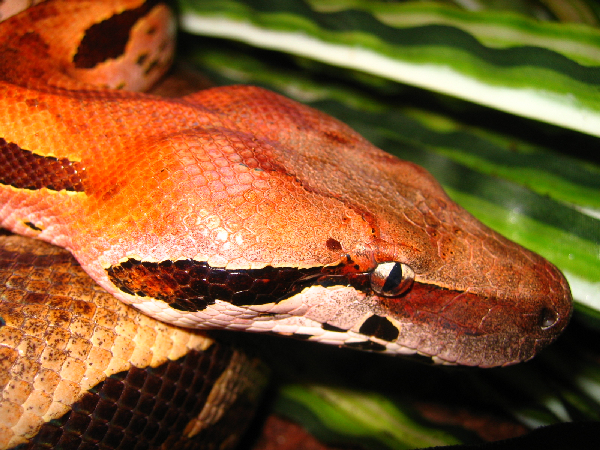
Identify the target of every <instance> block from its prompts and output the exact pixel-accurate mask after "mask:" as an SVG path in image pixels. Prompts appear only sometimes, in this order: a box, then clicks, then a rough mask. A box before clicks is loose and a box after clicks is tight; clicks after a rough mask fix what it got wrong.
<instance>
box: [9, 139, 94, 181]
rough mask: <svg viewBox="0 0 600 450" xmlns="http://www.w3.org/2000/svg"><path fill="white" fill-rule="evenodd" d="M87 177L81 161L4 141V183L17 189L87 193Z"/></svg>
mask: <svg viewBox="0 0 600 450" xmlns="http://www.w3.org/2000/svg"><path fill="white" fill-rule="evenodd" d="M84 174H85V170H84V169H83V167H82V166H81V164H80V163H78V162H74V161H70V160H69V159H67V158H60V159H58V158H55V157H52V156H40V155H36V154H35V153H33V152H32V151H30V150H25V149H22V148H21V147H19V146H18V145H17V144H15V143H12V142H7V141H6V140H4V139H2V138H0V184H4V185H8V186H13V187H15V188H17V189H29V190H37V189H42V188H47V189H51V190H53V191H63V190H65V191H73V192H83V191H84V187H83V181H84Z"/></svg>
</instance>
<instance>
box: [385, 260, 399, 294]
mask: <svg viewBox="0 0 600 450" xmlns="http://www.w3.org/2000/svg"><path fill="white" fill-rule="evenodd" d="M400 283H402V265H401V264H398V263H394V265H393V267H392V270H390V272H389V273H388V276H387V278H386V279H385V283H384V284H383V288H382V292H391V291H394V290H395V289H396V288H397V287H398V286H399V285H400Z"/></svg>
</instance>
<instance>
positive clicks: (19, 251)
mask: <svg viewBox="0 0 600 450" xmlns="http://www.w3.org/2000/svg"><path fill="white" fill-rule="evenodd" d="M0 243H1V244H2V245H1V246H0V281H1V287H0V300H1V303H0V318H1V320H2V323H1V325H2V326H1V327H0V373H1V374H2V375H1V376H0V448H20V449H24V448H31V449H34V448H35V449H42V448H65V449H77V448H80V449H83V448H139V449H142V448H148V449H149V448H173V449H175V448H190V447H189V446H190V445H192V444H193V448H214V446H215V445H217V443H220V442H229V443H230V444H231V445H233V444H234V443H235V441H236V440H237V438H239V436H240V434H241V433H242V432H243V430H244V429H245V424H247V423H248V421H249V420H250V418H251V417H252V412H253V410H254V407H255V406H256V403H257V400H258V398H259V396H260V393H261V391H262V388H263V387H264V385H265V381H266V371H265V368H264V367H263V366H262V365H261V363H260V362H259V361H258V360H257V359H253V358H251V357H248V356H246V355H245V354H244V353H242V352H240V351H239V350H237V349H235V348H232V347H231V346H228V345H226V344H223V343H218V342H215V341H213V340H212V339H211V338H209V337H207V336H204V335H202V334H200V333H198V332H194V331H188V330H182V329H177V328H175V327H172V326H170V325H166V324H163V323H160V322H157V321H155V320H153V319H151V318H149V317H147V316H144V315H142V314H141V313H139V312H138V311H136V310H134V309H132V308H131V307H129V306H127V305H124V304H123V303H121V302H119V301H117V300H116V299H114V298H113V297H111V296H110V295H109V294H107V293H105V292H104V291H103V290H102V289H101V288H99V287H98V286H97V285H96V284H95V283H94V282H93V281H92V280H91V279H90V278H89V277H88V276H87V275H86V274H85V273H84V272H83V270H81V267H80V266H79V265H78V264H77V262H76V261H75V260H74V259H73V257H72V256H71V255H70V254H68V252H66V251H64V250H62V249H58V248H57V247H53V246H50V245H48V244H43V243H39V242H35V241H32V240H29V239H26V238H23V237H20V236H0Z"/></svg>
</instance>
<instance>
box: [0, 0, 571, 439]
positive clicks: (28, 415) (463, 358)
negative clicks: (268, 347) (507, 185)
mask: <svg viewBox="0 0 600 450" xmlns="http://www.w3.org/2000/svg"><path fill="white" fill-rule="evenodd" d="M9 5H10V2H9ZM9 14H12V12H11V13H7V14H6V15H9ZM4 19H5V20H4V21H3V22H2V24H0V90H1V93H0V226H1V227H3V228H4V229H6V230H9V232H10V234H9V233H6V234H9V235H6V236H2V240H1V243H0V245H1V246H0V269H1V272H0V277H1V278H2V281H3V285H4V286H3V288H2V289H0V298H1V302H2V303H1V304H0V305H1V308H0V317H1V320H0V325H1V327H0V368H1V372H0V387H1V388H2V391H1V397H0V448H17V447H18V448H42V447H43V448H48V447H56V448H123V447H125V446H127V445H132V446H136V445H139V447H135V448H166V447H167V446H170V447H175V448H188V447H185V446H186V445H191V444H190V443H189V442H192V441H193V442H195V444H194V445H199V447H197V448H213V447H211V446H210V445H213V443H214V442H225V443H224V444H222V445H223V446H225V445H226V444H227V443H228V442H229V441H231V442H233V441H234V440H235V436H233V435H234V434H235V433H233V434H231V433H230V432H229V434H227V433H225V434H223V432H219V431H213V430H214V429H215V427H214V425H215V424H217V423H219V422H221V421H223V420H224V419H225V417H226V416H231V417H237V418H240V417H242V416H245V415H247V411H248V410H249V409H250V407H249V404H250V400H249V399H251V398H256V397H258V396H259V393H258V392H259V386H260V385H261V381H260V379H261V374H263V373H264V369H263V368H261V365H260V362H257V361H256V360H255V359H253V357H252V356H248V355H245V354H244V353H242V352H239V351H238V350H236V349H232V348H229V347H227V346H226V345H221V343H219V342H218V340H215V339H214V338H211V337H210V335H209V334H207V330H212V329H224V330H232V331H250V332H259V333H268V334H277V335H283V336H292V337H297V338H300V339H305V340H308V341H315V342H320V343H326V344H332V345H336V346H340V347H349V348H355V349H360V350H366V351H372V352H379V353H386V354H392V355H412V354H418V355H421V356H424V357H425V358H427V359H429V360H430V361H432V362H434V363H440V364H452V365H467V366H480V367H493V366H506V365H511V364H515V363H518V362H521V361H526V360H528V359H530V358H532V357H533V356H534V355H535V354H536V353H537V352H538V351H539V350H541V349H542V348H544V347H545V346H547V345H548V344H549V343H550V342H552V341H553V340H554V339H555V338H556V337H557V336H558V335H559V334H560V333H561V331H562V330H563V329H564V328H565V326H566V324H567V323H568V321H569V318H570V315H571V312H572V297H571V293H570V289H569V285H568V283H567V281H566V279H565V277H564V276H563V275H562V274H561V272H560V271H559V270H558V269H557V268H556V267H555V266H554V265H552V264H551V263H550V262H548V261H546V260H545V259H544V258H542V257H541V256H539V255H537V254H535V253H533V252H531V251H529V250H527V249H525V248H523V247H521V246H519V245H518V244H516V243H514V242H512V241H510V240H508V239H506V238H504V237H503V236H501V235H500V234H498V233H497V232H495V231H493V230H492V229H490V228H488V227H487V226H485V225H483V224H482V223H481V222H479V221H478V220H477V219H475V218H474V217H473V216H472V215H470V214H469V213H468V212H466V211H465V210H464V209H463V208H461V207H460V206H459V205H457V204H456V203H454V202H453V201H452V200H451V199H450V197H449V196H448V195H447V194H446V193H445V192H444V190H443V189H442V187H441V186H440V184H439V183H438V182H437V181H436V180H435V179H434V178H433V177H432V176H431V175H430V174H429V173H428V172H427V171H426V170H425V169H423V168H421V167H419V166H417V165H416V164H414V163H411V162H408V161H403V160H400V159H398V158H396V157H394V156H392V155H390V154H388V153H386V152H384V151H382V150H380V149H378V148H376V147H374V146H373V145H372V144H370V143H369V142H368V141H367V140H365V139H364V138H363V137H362V136H360V135H359V134H358V133H356V132H355V131H354V130H352V129H351V128H349V127H348V126H347V125H345V124H343V123H342V122H340V121H338V120H336V119H334V118H332V117H330V116H328V115H326V114H324V113H322V112H319V111H317V110H315V109H312V108H310V107H307V106H305V105H302V104H300V103H297V102H295V101H293V100H290V99H288V98H286V97H283V96H281V95H279V94H276V93H274V92H271V91H268V90H265V89H263V88H259V87H254V86H245V85H233V86H223V87H214V88H209V89H205V90H201V91H198V92H195V93H192V94H189V95H185V96H183V97H174V98H164V97H158V96H156V95H153V94H149V93H144V92H142V91H144V90H147V89H148V88H149V87H150V86H152V85H153V84H155V83H156V81H157V79H159V78H160V77H161V76H162V75H163V74H164V72H165V71H166V70H167V69H168V67H169V65H170V63H171V61H172V60H173V51H174V39H173V38H174V34H175V25H174V21H173V15H172V13H171V12H170V11H169V9H168V8H167V6H166V5H164V4H163V3H161V2H158V1H143V0H110V1H94V0H78V1H67V0H49V1H47V2H44V3H41V4H39V5H36V6H33V7H31V8H29V9H26V10H25V11H22V12H18V13H15V14H14V15H12V16H11V17H4ZM176 365H177V366H176ZM175 367H178V368H175ZM144 380H145V381H144ZM189 385H198V386H199V390H200V394H196V395H195V397H194V400H193V401H191V400H190V401H188V400H181V401H180V402H179V403H185V402H187V403H190V404H192V403H193V405H192V406H191V407H190V408H189V410H187V412H185V413H179V412H177V413H174V412H171V410H170V409H168V407H167V405H168V406H169V407H170V406H172V405H171V404H172V403H177V402H176V401H175V399H178V398H179V396H180V394H181V395H183V394H182V392H183V391H186V392H187V391H188V386H189ZM161 386H162V387H161ZM158 392H160V395H159V394H158ZM109 400H112V403H111V402H109ZM152 402H154V403H153V404H152V405H150V403H152ZM115 405H116V406H115ZM153 408H154V409H153ZM159 416H160V417H159ZM159 418H167V419H168V420H167V422H168V423H167V424H166V425H163V424H160V423H159V420H158V419H159ZM235 420H239V423H240V424H241V423H242V422H243V420H242V419H235ZM211 433H212V434H213V435H215V436H217V437H216V438H215V439H213V438H211V437H209V435H210V434H211ZM219 433H221V434H219ZM82 436H83V437H82ZM181 436H183V437H181ZM178 439H179V440H178ZM182 442H184V443H182ZM78 445H79V447H78ZM203 445H204V446H203ZM36 446H37V447H36ZM178 446H180V447H178ZM189 448H191V447H189ZM223 448H225V447H223Z"/></svg>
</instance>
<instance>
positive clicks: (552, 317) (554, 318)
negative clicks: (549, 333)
mask: <svg viewBox="0 0 600 450" xmlns="http://www.w3.org/2000/svg"><path fill="white" fill-rule="evenodd" d="M556 322H558V314H556V312H555V311H554V310H552V309H550V308H542V310H541V311H540V314H539V317H538V325H539V326H540V328H541V329H542V330H547V329H548V328H551V327H553V326H554V325H555V324H556Z"/></svg>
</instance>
